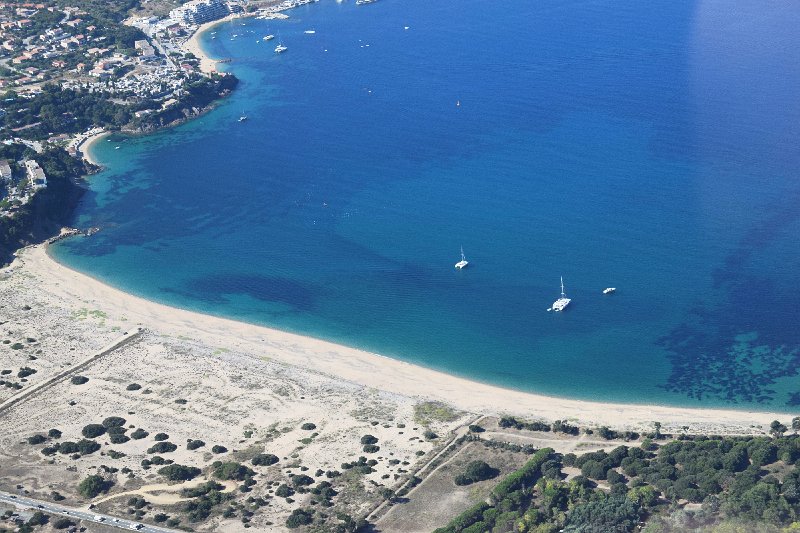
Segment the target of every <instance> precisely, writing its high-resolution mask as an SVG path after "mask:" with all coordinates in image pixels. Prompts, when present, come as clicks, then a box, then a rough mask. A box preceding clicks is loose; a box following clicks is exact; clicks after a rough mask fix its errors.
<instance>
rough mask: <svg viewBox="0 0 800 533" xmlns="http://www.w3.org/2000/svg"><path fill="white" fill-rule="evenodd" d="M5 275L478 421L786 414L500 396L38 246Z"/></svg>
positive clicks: (719, 428) (671, 425) (631, 423)
mask: <svg viewBox="0 0 800 533" xmlns="http://www.w3.org/2000/svg"><path fill="white" fill-rule="evenodd" d="M11 268H13V269H17V268H21V269H23V270H24V271H25V272H26V273H27V274H30V275H33V276H35V277H37V278H39V279H40V281H41V283H42V285H44V288H45V289H46V290H47V291H49V292H50V293H52V294H57V295H59V296H61V297H63V298H64V299H65V300H66V301H68V302H76V305H80V306H85V305H86V303H87V302H91V304H92V305H93V306H94V307H96V308H98V309H100V310H102V311H105V312H108V313H113V314H122V315H123V316H125V317H126V318H127V320H128V321H129V323H130V324H132V325H136V326H141V327H145V328H147V329H149V330H152V331H154V332H155V333H157V334H162V335H166V336H169V337H175V338H178V337H191V338H196V339H200V340H202V341H203V342H205V343H207V344H209V345H211V346H225V347H230V348H234V349H237V350H241V351H243V352H246V353H248V354H260V355H258V357H259V358H260V359H269V360H272V361H275V362H279V363H282V364H286V365H290V366H294V367H300V368H304V369H310V370H313V371H316V372H320V373H322V374H325V375H328V376H332V377H334V378H335V379H337V380H339V381H343V382H347V383H351V384H355V385H358V386H361V387H365V388H368V389H377V390H379V391H383V392H387V393H390V394H400V395H404V396H411V397H414V398H417V399H419V400H420V401H439V402H444V403H447V404H450V405H452V406H454V407H456V408H458V409H460V410H463V411H467V412H470V413H476V414H483V415H505V414H511V415H514V416H518V417H523V418H527V419H539V420H541V419H544V420H548V421H554V420H563V419H568V420H570V421H571V422H577V423H579V424H580V425H583V426H601V425H606V426H609V427H612V428H616V429H633V430H638V431H642V430H644V431H648V430H652V428H653V422H655V421H658V422H661V424H662V427H663V429H664V431H666V432H672V433H679V432H680V430H681V428H682V427H684V426H688V427H689V430H688V431H689V432H690V433H704V434H753V433H758V434H760V433H765V432H766V431H767V429H768V426H769V424H770V422H771V421H772V420H776V419H781V418H786V417H787V416H789V415H787V414H786V413H777V412H769V411H753V410H735V409H721V408H697V407H671V406H664V405H646V404H623V403H611V402H592V401H586V400H575V399H569V398H558V397H552V396H545V395H541V394H535V393H529V392H522V391H517V390H513V389H506V388H502V387H499V386H496V385H489V384H486V383H481V382H476V381H471V380H468V379H465V378H461V377H457V376H453V375H450V374H447V373H444V372H440V371H438V370H432V369H429V368H425V367H421V366H417V365H413V364H411V363H406V362H404V361H400V360H397V359H392V358H390V357H386V356H383V355H379V354H374V353H369V352H366V351H362V350H358V349H355V348H350V347H347V346H343V345H338V344H335V343H332V342H328V341H323V340H319V339H315V338H312V337H306V336H302V335H297V334H293V333H288V332H284V331H280V330H276V329H272V328H268V327H264V326H258V325H254V324H248V323H245V322H238V321H235V320H231V319H227V318H220V317H215V316H211V315H205V314H202V313H198V312H195V311H187V310H184V309H179V308H175V307H171V306H168V305H165V304H160V303H156V302H153V301H150V300H146V299H144V298H141V297H138V296H134V295H131V294H128V293H125V292H123V291H121V290H119V289H116V288H113V287H111V286H109V285H106V284H105V283H103V282H101V281H98V280H96V279H94V278H92V277H90V276H88V275H86V274H83V273H80V272H78V271H75V270H72V269H70V268H68V267H66V266H64V265H62V264H60V263H58V262H57V261H56V260H55V259H53V258H52V257H51V256H50V255H49V254H48V252H47V249H46V245H35V246H31V247H28V248H25V249H24V250H22V251H20V252H19V254H18V258H17V259H16V260H15V262H14V263H13V264H12V265H11Z"/></svg>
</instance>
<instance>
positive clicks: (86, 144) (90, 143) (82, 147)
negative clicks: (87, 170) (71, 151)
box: [77, 130, 111, 167]
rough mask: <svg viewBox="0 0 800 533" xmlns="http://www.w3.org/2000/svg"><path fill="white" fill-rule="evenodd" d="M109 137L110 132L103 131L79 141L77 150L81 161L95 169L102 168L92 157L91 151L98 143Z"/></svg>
mask: <svg viewBox="0 0 800 533" xmlns="http://www.w3.org/2000/svg"><path fill="white" fill-rule="evenodd" d="M109 135H111V132H109V131H105V130H103V131H100V132H98V133H95V134H94V135H91V136H89V137H87V138H86V139H84V140H83V141H81V143H80V144H79V145H78V147H77V149H78V151H79V152H80V154H81V157H82V158H83V160H84V161H86V162H87V163H91V164H92V165H95V166H97V167H102V166H103V164H102V163H101V162H100V161H99V160H98V159H97V158H96V157H95V156H94V154H93V153H92V149H93V148H94V146H95V145H96V144H97V143H98V142H99V141H101V140H103V139H105V138H106V137H108V136H109Z"/></svg>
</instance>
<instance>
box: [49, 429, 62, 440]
mask: <svg viewBox="0 0 800 533" xmlns="http://www.w3.org/2000/svg"><path fill="white" fill-rule="evenodd" d="M47 436H48V437H50V438H51V439H60V438H61V432H60V431H59V430H57V429H55V428H54V429H51V430H50V431H48V432H47Z"/></svg>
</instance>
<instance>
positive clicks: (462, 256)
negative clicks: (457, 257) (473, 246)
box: [461, 246, 465, 261]
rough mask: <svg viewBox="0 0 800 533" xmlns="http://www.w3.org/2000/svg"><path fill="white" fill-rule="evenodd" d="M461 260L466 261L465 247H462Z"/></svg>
mask: <svg viewBox="0 0 800 533" xmlns="http://www.w3.org/2000/svg"><path fill="white" fill-rule="evenodd" d="M461 260H462V261H464V260H465V258H464V247H463V246H462V247H461Z"/></svg>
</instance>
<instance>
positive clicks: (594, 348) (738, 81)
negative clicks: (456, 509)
mask: <svg viewBox="0 0 800 533" xmlns="http://www.w3.org/2000/svg"><path fill="white" fill-rule="evenodd" d="M289 14H290V19H288V20H285V21H264V20H256V19H242V20H236V21H233V22H230V23H225V24H222V25H220V26H218V27H217V28H215V30H214V31H213V33H212V32H209V33H206V34H205V35H204V37H203V42H204V48H205V49H206V50H208V51H209V53H210V54H211V55H213V56H215V57H230V58H232V62H231V63H229V64H226V65H225V68H227V69H229V70H231V71H233V72H235V73H236V75H237V76H238V77H239V78H240V79H241V80H242V82H241V84H240V86H239V88H238V89H237V90H236V91H235V93H234V94H233V95H232V96H231V97H230V98H228V99H226V100H225V101H223V102H222V103H221V105H220V106H219V107H218V108H217V109H215V110H214V111H212V112H211V113H209V114H206V115H204V116H203V117H200V118H199V119H197V120H194V121H192V122H189V123H187V124H184V125H182V126H179V127H177V128H174V129H170V130H166V131H162V132H159V133H157V134H154V135H150V136H146V137H136V138H130V137H112V138H110V139H109V140H107V141H102V142H100V143H99V144H98V145H96V146H95V148H94V155H95V157H96V158H98V159H99V160H100V161H102V162H103V163H104V164H105V165H106V166H107V169H106V170H105V171H103V172H102V173H100V174H98V175H96V176H93V177H91V178H90V181H91V191H90V192H89V193H88V194H87V195H86V196H85V198H84V200H83V201H82V204H81V205H80V206H79V208H78V212H77V213H76V220H75V224H77V225H80V226H99V227H101V228H102V231H101V232H99V233H97V234H96V235H93V236H92V237H90V238H77V239H71V240H66V241H63V242H62V243H59V244H57V245H55V246H54V247H53V254H54V256H55V257H56V259H58V260H59V261H60V262H62V263H64V264H66V265H68V266H70V267H72V268H76V269H78V270H81V271H83V272H86V273H88V274H90V275H92V276H94V277H96V278H98V279H101V280H103V281H105V282H107V283H109V284H111V285H114V286H116V287H119V288H121V289H123V290H125V291H128V292H131V293H134V294H137V295H141V296H143V297H146V298H149V299H153V300H157V301H160V302H164V303H167V304H171V305H175V306H178V307H183V308H188V309H192V310H197V311H201V312H205V313H210V314H215V315H220V316H226V317H230V318H234V319H237V320H243V321H247V322H253V323H258V324H263V325H268V326H272V327H276V328H279V329H284V330H288V331H293V332H297V333H301V334H304V335H310V336H314V337H320V338H324V339H328V340H332V341H335V342H340V343H343V344H347V345H350V346H355V347H358V348H363V349H365V350H369V351H373V352H377V353H381V354H384V355H387V356H390V357H396V358H399V359H403V360H406V361H409V362H413V363H418V364H421V365H424V366H428V367H432V368H436V369H440V370H444V371H447V372H450V373H453V374H457V375H461V376H465V377H469V378H473V379H477V380H480V381H485V382H490V383H494V384H498V385H503V386H507V387H512V388H516V389H521V390H529V391H536V392H540V393H545V394H551V395H557V396H566V397H574V398H580V399H588V400H606V401H619V402H637V403H659V404H669V405H686V406H709V407H710V406H725V407H740V408H747V409H770V410H781V411H786V412H791V411H793V410H794V409H795V406H796V405H798V404H800V378H799V377H798V370H799V369H798V366H799V365H800V327H798V324H799V323H800V292H799V291H798V289H797V287H800V246H798V244H800V243H798V235H800V180H798V169H800V62H797V61H796V50H797V49H798V44H800V43H799V41H800V34H798V33H797V32H796V28H797V27H798V26H800V6H798V5H797V4H796V3H792V2H790V1H778V2H773V3H770V4H769V5H764V4H763V3H759V2H756V1H754V0H753V1H750V0H747V1H744V0H742V1H740V0H734V2H733V4H731V3H730V2H728V3H722V2H719V1H697V2H686V3H677V4H676V3H672V2H666V1H657V2H655V3H647V4H640V3H623V4H620V3H617V2H610V1H597V2H589V3H587V2H577V1H559V2H553V1H550V2H548V1H545V2H536V3H531V2H525V1H523V0H510V1H508V2H504V3H502V4H496V3H495V4H487V3H486V2H479V1H476V0H463V1H459V2H454V1H443V2H423V1H420V0H402V1H400V0H380V1H379V2H375V3H373V4H370V5H364V6H355V5H354V3H353V2H344V3H335V2H331V1H323V2H320V3H317V4H311V5H307V6H303V7H301V8H298V9H295V10H293V11H291V12H290V13H289ZM306 30H314V32H315V33H313V34H310V33H304V32H305V31H306ZM268 33H271V34H276V35H279V36H280V39H281V40H282V41H283V43H284V44H286V45H287V46H288V47H289V49H288V51H287V52H285V53H283V54H280V55H278V54H275V53H274V52H273V48H274V47H275V44H276V42H275V40H273V41H269V42H265V41H263V39H262V37H263V36H264V35H266V34H268ZM243 113H244V114H246V115H247V116H248V120H247V121H245V122H239V121H238V120H237V119H238V117H239V116H240V115H241V114H243ZM117 147H119V149H116V148H117ZM461 246H463V247H464V251H465V254H466V256H467V259H468V260H469V261H470V265H469V267H468V268H466V269H464V270H463V271H457V270H455V269H454V268H453V265H454V263H455V262H456V261H458V260H459V258H460V257H459V249H460V247H461ZM562 275H563V277H564V282H565V285H566V292H567V295H568V296H569V297H571V298H572V299H573V301H572V304H571V305H570V307H569V308H568V309H567V311H565V312H564V313H562V314H556V313H551V312H547V308H548V307H550V305H551V304H552V302H553V301H554V300H555V299H556V298H557V297H558V296H559V292H560V288H559V277H560V276H562ZM607 286H614V287H617V293H616V294H613V295H608V296H606V295H603V294H602V293H601V291H602V289H603V288H604V287H607Z"/></svg>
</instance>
